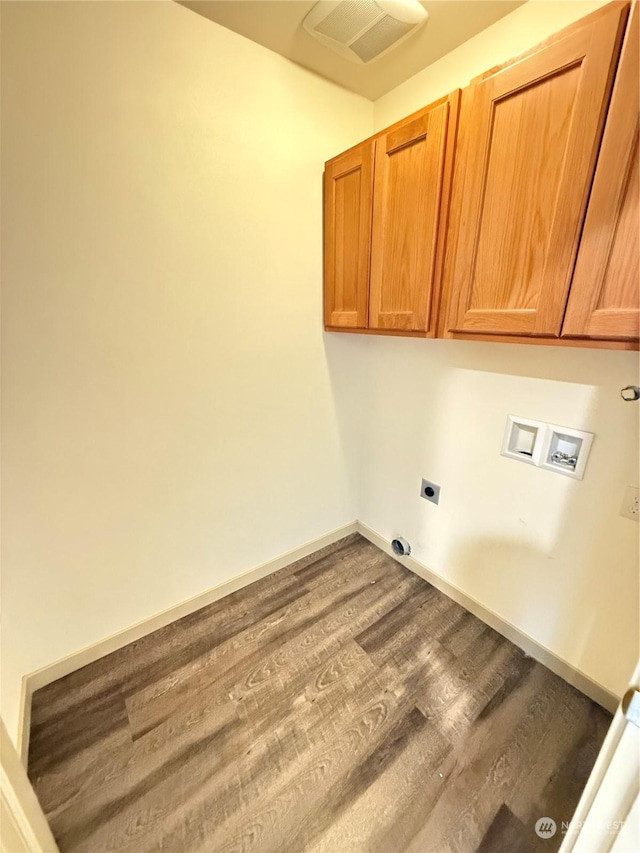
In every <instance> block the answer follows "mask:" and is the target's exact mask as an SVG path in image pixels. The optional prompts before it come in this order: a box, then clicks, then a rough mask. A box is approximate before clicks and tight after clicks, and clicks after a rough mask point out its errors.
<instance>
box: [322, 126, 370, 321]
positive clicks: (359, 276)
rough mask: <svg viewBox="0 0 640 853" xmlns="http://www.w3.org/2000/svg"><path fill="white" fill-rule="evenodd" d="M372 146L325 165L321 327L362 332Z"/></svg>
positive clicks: (366, 291)
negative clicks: (322, 308)
mask: <svg viewBox="0 0 640 853" xmlns="http://www.w3.org/2000/svg"><path fill="white" fill-rule="evenodd" d="M372 190H373V143H372V142H371V141H366V142H363V143H362V144H361V145H358V146H357V147H356V148H352V149H350V150H349V151H347V152H345V153H344V154H342V155H341V156H339V157H336V158H334V159H333V160H331V161H330V162H329V163H327V165H326V168H325V173H324V300H325V323H326V324H327V325H328V326H334V327H336V328H346V329H358V328H360V329H365V328H366V327H367V311H368V301H369V259H370V243H371V197H372Z"/></svg>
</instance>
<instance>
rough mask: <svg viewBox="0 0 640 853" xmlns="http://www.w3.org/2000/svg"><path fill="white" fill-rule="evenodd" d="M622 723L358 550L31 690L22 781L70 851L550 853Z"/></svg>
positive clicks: (357, 545) (257, 588)
mask: <svg viewBox="0 0 640 853" xmlns="http://www.w3.org/2000/svg"><path fill="white" fill-rule="evenodd" d="M610 719H611V717H610V715H609V714H608V713H607V712H606V711H604V710H603V709H602V708H600V707H599V706H598V705H596V704H594V703H593V702H592V701H591V700H589V699H587V698H586V697H585V696H583V695H582V694H581V693H579V692H578V691H577V690H575V689H574V688H573V687H570V686H569V685H568V684H566V683H565V682H564V681H562V680H561V679H560V678H558V677H557V676H555V675H553V674H552V673H551V672H549V671H548V670H547V669H545V668H544V667H543V666H541V665H540V664H538V663H535V662H534V661H533V660H532V659H530V658H527V657H526V656H525V655H524V653H523V652H521V651H520V650H519V649H518V648H516V647H515V646H514V645H512V644H511V643H509V642H508V641H507V640H505V639H504V638H503V637H501V636H500V635H499V634H497V633H496V632H495V631H493V630H492V629H490V628H488V627H487V626H485V625H484V624H483V623H482V622H480V621H479V620H478V619H477V618H476V617H474V616H472V615H471V614H470V613H468V612H467V611H465V610H464V609H463V608H462V607H460V606H459V605H457V604H455V603H454V602H452V601H451V600H449V599H448V598H446V597H445V596H444V595H442V594H441V593H439V592H438V591H437V590H435V589H434V588H433V587H432V586H430V585H429V584H428V583H426V582H425V581H423V580H421V579H420V578H418V577H416V576H415V575H413V574H412V573H411V572H409V571H407V570H406V569H404V568H403V567H402V566H400V565H399V564H398V563H396V562H395V561H394V560H392V559H390V558H389V557H387V556H386V555H385V554H383V553H382V552H381V551H379V550H378V549H377V548H375V547H374V546H373V545H371V544H369V543H368V542H366V541H365V540H364V539H362V538H361V537H359V536H358V535H357V534H354V535H353V536H350V537H347V538H346V539H343V540H342V541H341V542H338V543H336V544H334V545H330V546H329V547H327V548H325V549H323V550H322V551H319V552H317V553H316V554H313V555H311V556H310V557H307V558H305V559H304V560H301V561H299V562H298V563H295V564H293V565H291V566H288V567H286V568H285V569H282V570H281V571H279V572H277V573H275V574H273V575H271V576H270V577H268V578H265V579H263V580H260V581H258V582H257V583H254V584H252V585H251V586H249V587H247V588H245V589H243V590H240V591H239V592H236V593H234V594H233V595H230V596H228V597H227V598H225V599H223V600H221V601H217V602H215V603H214V604H211V605H210V606H208V607H205V608H203V609H202V610H199V611H198V612H196V613H193V614H191V615H190V616H187V617H185V618H183V619H181V620H180V621H178V622H175V623H173V624H172V625H169V626H167V627H166V628H162V629H161V630H159V631H156V632H155V633H153V634H151V635H149V636H147V637H144V638H143V639H141V640H139V641H137V642H135V643H131V644H130V645H129V646H127V647H125V648H123V649H120V650H119V651H117V652H114V653H113V654H111V655H108V656H107V657H105V658H102V659H101V660H99V661H96V662H95V663H93V664H90V665H89V666H86V667H84V668H83V669H81V670H78V671H77V672H74V673H72V674H71V675H69V676H67V677H65V678H63V679H60V680H59V681H56V682H54V683H53V684H50V685H48V686H47V687H44V688H42V689H41V690H38V691H37V692H36V693H35V694H34V697H33V709H32V726H31V742H30V754H29V775H30V777H31V779H32V781H33V784H34V786H35V789H36V792H37V794H38V797H39V798H40V802H41V803H42V806H43V808H44V810H45V813H46V814H47V817H48V820H49V822H50V824H51V828H52V830H53V833H54V835H55V837H56V839H57V841H58V844H59V846H60V849H61V850H62V851H94V853H98V851H100V853H102V851H116V850H117V851H126V853H143V851H144V853H146V851H167V853H195V851H203V853H204V851H206V853H241V851H242V852H243V853H244V851H255V853H269V851H274V853H275V851H278V853H285V852H286V851H289V853H301V851H312V853H360V851H368V852H369V851H370V853H399V851H414V853H432V851H434V853H435V851H460V853H471V851H476V850H477V851H482V853H524V851H538V850H540V851H552V850H557V849H558V847H559V846H560V842H561V840H562V836H561V822H562V821H569V820H570V818H571V816H572V813H573V810H574V808H575V806H576V803H577V801H578V798H579V796H580V793H581V790H582V788H583V786H584V784H585V781H586V779H587V776H588V775H589V772H590V770H591V767H592V765H593V763H594V761H595V758H596V755H597V752H598V750H599V748H600V745H601V743H602V740H603V738H604V735H605V732H606V729H607V727H608V725H609V722H610ZM542 816H549V817H552V818H554V819H555V820H556V821H557V824H558V832H557V834H556V835H555V836H554V838H552V839H540V838H538V836H537V835H536V834H535V832H534V824H535V821H536V820H537V819H538V818H539V817H542Z"/></svg>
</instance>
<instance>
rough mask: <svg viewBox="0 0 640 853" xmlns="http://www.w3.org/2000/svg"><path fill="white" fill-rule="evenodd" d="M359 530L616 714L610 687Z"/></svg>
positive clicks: (379, 538)
mask: <svg viewBox="0 0 640 853" xmlns="http://www.w3.org/2000/svg"><path fill="white" fill-rule="evenodd" d="M356 529H357V531H358V533H359V534H360V535H361V536H364V538H365V539H368V540H369V542H371V543H372V544H373V545H375V546H376V547H377V548H380V550H381V551H384V552H385V554H388V555H389V556H390V557H393V559H394V560H396V561H397V562H398V563H401V564H402V565H403V566H405V567H406V568H407V569H409V570H410V571H412V572H413V573H414V574H416V575H418V576H419V577H421V578H423V579H424V580H426V581H428V582H429V583H430V584H432V585H433V586H435V588H436V589H438V590H440V592H442V593H444V595H446V596H447V597H448V598H451V599H452V600H453V601H455V602H456V603H457V604H460V605H461V606H462V607H464V608H465V610H468V611H469V612H470V613H473V615H474V616H477V617H478V619H481V620H482V621H483V622H484V623H485V624H486V625H489V627H490V628H493V629H494V630H495V631H497V632H498V633H499V634H502V636H503V637H506V639H507V640H509V641H510V642H512V643H513V644H514V645H516V646H518V648H520V649H522V651H523V652H524V653H525V654H527V655H529V657H532V658H534V660H537V661H538V662H539V663H541V664H542V665H543V666H546V667H547V669H550V670H551V672H555V674H556V675H559V676H560V678H563V679H564V680H565V681H567V682H568V683H569V684H571V685H573V687H575V688H577V689H578V690H579V691H580V692H581V693H584V694H585V696H588V697H589V698H590V699H593V701H594V702H597V703H598V705H601V706H602V707H603V708H606V709H607V711H611V713H615V710H616V708H617V707H618V704H619V702H620V698H621V697H619V696H616V695H615V694H613V693H611V691H610V690H607V688H606V687H604V686H603V685H602V684H599V683H598V682H597V681H594V680H593V679H592V678H589V676H588V675H585V674H584V673H583V672H581V671H580V670H579V669H576V668H575V667H574V666H572V664H570V663H568V662H567V661H566V660H564V659H563V658H561V657H558V655H556V654H555V653H554V652H552V651H551V650H550V649H548V648H547V647H546V646H543V645H541V644H540V643H538V642H537V641H536V640H534V639H533V637H530V636H529V635H528V634H525V633H524V631H521V630H520V629H519V628H516V627H515V625H512V624H511V623H510V622H507V621H506V620H505V619H503V618H502V617H501V616H499V615H498V614H497V613H494V612H493V611H492V610H489V609H488V608H487V607H485V606H484V605H483V604H481V603H480V602H479V601H476V599H474V598H471V596H469V595H467V594H466V593H465V592H463V591H462V590H461V589H460V588H459V587H457V586H455V585H454V584H451V583H449V581H446V580H445V579H444V578H442V577H440V575H437V574H436V573H435V572H434V571H432V570H431V569H428V568H427V567H426V566H424V565H423V564H422V563H420V562H418V560H416V559H415V558H414V557H411V556H409V557H398V556H397V555H396V554H394V553H393V551H392V549H391V543H390V542H388V541H387V540H386V539H384V538H383V537H382V536H380V534H379V533H376V531H375V530H372V529H371V528H370V527H368V526H367V525H366V524H363V523H362V522H361V521H358V522H357V523H356Z"/></svg>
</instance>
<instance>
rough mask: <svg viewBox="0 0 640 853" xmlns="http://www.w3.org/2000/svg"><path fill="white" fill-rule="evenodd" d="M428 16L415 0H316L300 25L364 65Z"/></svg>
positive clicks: (381, 53)
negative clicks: (335, 0) (337, 0)
mask: <svg viewBox="0 0 640 853" xmlns="http://www.w3.org/2000/svg"><path fill="white" fill-rule="evenodd" d="M428 17H429V15H428V13H427V11H426V9H424V8H423V7H422V5H421V4H420V3H419V2H418V0H339V2H331V0H320V2H319V3H316V5H315V6H314V7H313V9H312V10H311V11H310V12H309V14H308V15H307V17H306V18H305V19H304V21H303V22H302V25H303V26H304V28H305V30H306V31H307V32H308V33H310V34H311V35H312V36H313V37H314V38H316V39H318V41H321V42H322V44H325V45H326V46H327V47H330V48H331V49H332V50H335V51H336V53H339V54H340V55H341V56H344V57H345V58H346V59H351V60H352V61H353V62H358V63H360V64H362V65H364V64H366V63H367V62H372V61H373V60H374V59H378V58H379V57H380V56H382V55H383V54H385V53H387V51H389V50H391V49H392V48H394V47H397V46H398V45H399V44H400V43H401V42H402V41H404V40H405V39H406V38H408V37H409V36H410V35H411V34H412V33H414V32H415V31H416V30H418V29H420V27H421V26H423V24H425V23H426V20H427V18H428Z"/></svg>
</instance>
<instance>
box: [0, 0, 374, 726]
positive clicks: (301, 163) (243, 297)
mask: <svg viewBox="0 0 640 853" xmlns="http://www.w3.org/2000/svg"><path fill="white" fill-rule="evenodd" d="M0 6H1V11H2V226H3V231H2V279H3V305H2V321H3V341H2V344H3V423H2V428H3V448H2V449H3V482H2V487H3V489H2V499H3V519H2V520H3V554H2V558H3V571H2V620H3V625H2V630H3V634H2V640H3V649H2V677H3V682H2V684H3V691H2V714H3V717H4V719H5V720H6V722H7V726H8V728H9V731H10V732H11V734H12V736H13V735H14V734H15V732H16V718H17V703H18V694H19V687H20V679H21V677H22V675H24V674H25V673H28V672H30V671H32V670H34V669H36V668H38V667H40V666H42V665H45V664H48V663H50V662H51V661H54V660H56V659H58V658H60V657H61V656H64V655H66V654H68V653H70V652H73V651H76V650H78V649H80V648H82V647H84V646H86V645H87V644H89V643H92V642H94V641H97V640H99V639H101V638H103V637H105V636H107V635H109V634H111V633H113V632H115V631H118V630H120V629H122V628H125V627H128V626H129V625H131V624H133V623H135V622H137V621H138V620H140V619H143V618H145V617H147V616H150V615H152V614H155V613H157V612H158V611H160V610H162V609H164V608H166V607H169V606H171V605H174V604H176V603H178V602H180V601H182V600H184V599H186V598H188V597H190V596H192V595H194V594H197V593H198V592H200V591H202V590H205V589H208V588H210V587H212V586H214V585H216V584H218V583H220V582H222V581H224V580H226V579H227V578H230V577H233V576H235V575H237V574H239V573H240V572H242V571H245V570H247V569H250V568H253V567H254V566H256V565H258V564H260V563H261V562H263V561H265V560H268V559H270V558H272V557H275V556H278V555H280V554H282V553H284V552H286V551H288V550H290V549H292V548H295V547H297V546H299V545H301V544H303V543H306V542H307V541H309V540H312V539H314V538H315V537H317V536H320V535H322V534H324V533H326V532H328V531H330V530H332V529H334V528H337V527H339V526H341V525H343V524H345V523H347V522H350V521H352V520H353V519H354V517H355V507H354V503H353V499H352V494H351V491H350V485H349V483H348V478H347V474H346V471H347V465H346V464H345V457H344V448H343V446H342V443H341V436H340V432H339V423H338V414H337V412H336V405H335V400H334V394H333V391H332V387H331V384H330V377H329V374H328V370H327V365H326V359H325V354H324V349H323V343H322V327H321V281H322V256H321V250H322V219H321V209H322V201H321V192H322V190H321V186H322V185H321V176H322V164H323V162H324V160H325V159H327V158H328V157H330V156H332V155H333V154H334V153H335V152H336V151H340V150H342V149H344V148H346V147H348V146H349V145H351V144H353V143H355V142H357V141H358V140H359V139H361V138H363V137H364V136H367V135H368V134H370V133H371V128H372V116H373V107H372V104H371V103H370V102H369V101H365V100H364V99H362V98H360V97H359V96H356V95H352V94H350V93H348V92H346V91H345V90H343V89H340V88H339V87H336V86H334V85H333V84H330V83H328V82H325V81H324V80H322V79H320V78H318V77H316V76H315V75H313V74H311V73H308V72H306V71H304V70H303V69H301V68H300V67H298V66H296V65H293V64H292V63H290V62H288V61H286V60H284V59H282V58H281V57H279V56H277V55H276V54H274V53H271V52H270V51H267V50H265V49H263V48H261V47H258V46H257V45H255V44H253V43H252V42H250V41H248V40H245V39H243V38H240V37H239V36H237V35H235V34H233V33H231V32H230V31H227V30H225V29H222V28H220V27H218V26H217V25H215V24H213V23H211V22H209V21H207V20H205V19H204V18H202V17H200V16H198V15H196V14H194V13H193V12H191V11H189V10H187V9H185V8H183V7H181V6H179V5H177V4H176V3H172V2H145V3H111V2H107V3H58V2H47V3H16V4H13V3H7V2H3V3H1V4H0Z"/></svg>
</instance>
